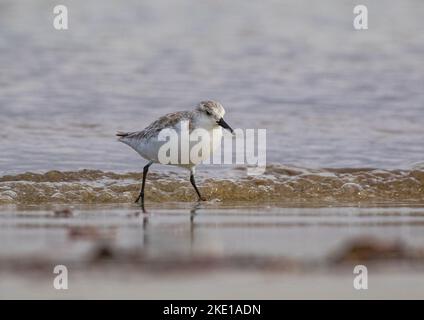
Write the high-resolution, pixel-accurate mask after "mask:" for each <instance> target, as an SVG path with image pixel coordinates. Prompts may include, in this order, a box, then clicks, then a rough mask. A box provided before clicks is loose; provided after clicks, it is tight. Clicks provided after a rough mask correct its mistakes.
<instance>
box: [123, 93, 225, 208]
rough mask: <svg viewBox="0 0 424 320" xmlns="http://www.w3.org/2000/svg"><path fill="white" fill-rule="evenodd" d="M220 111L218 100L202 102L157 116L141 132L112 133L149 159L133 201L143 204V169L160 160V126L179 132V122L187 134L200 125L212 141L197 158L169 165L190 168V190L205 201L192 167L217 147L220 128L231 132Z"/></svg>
mask: <svg viewBox="0 0 424 320" xmlns="http://www.w3.org/2000/svg"><path fill="white" fill-rule="evenodd" d="M224 114H225V110H224V108H223V106H222V105H221V104H220V103H219V102H216V101H202V102H200V103H199V104H198V105H197V107H196V108H195V109H194V110H193V111H180V112H173V113H169V114H167V115H165V116H163V117H160V118H159V119H157V120H156V121H154V122H153V123H151V124H150V125H149V126H147V127H146V128H145V129H144V130H142V131H136V132H117V134H116V135H117V136H118V137H119V139H118V140H119V141H121V142H123V143H125V144H127V145H129V146H130V147H131V148H133V149H134V150H135V151H137V152H138V153H139V154H140V155H141V156H142V157H143V158H145V159H146V160H148V161H149V162H148V163H147V164H146V165H145V166H144V168H143V180H142V184H141V191H140V194H139V196H138V197H137V199H136V200H135V202H136V203H137V202H138V201H139V200H140V199H141V205H142V206H143V207H144V186H145V183H146V176H147V172H148V170H149V167H150V166H151V165H152V164H153V163H160V161H159V149H160V147H161V146H162V145H163V144H164V141H162V139H158V136H159V133H160V132H161V131H162V130H164V129H172V130H175V132H177V133H180V132H181V126H180V125H179V124H180V123H181V122H183V121H187V122H188V128H189V131H190V133H191V132H192V131H193V130H195V129H197V128H201V129H204V130H206V131H207V132H209V133H210V134H211V135H213V141H214V143H213V144H211V145H210V147H208V148H207V150H203V151H205V152H204V154H202V158H201V159H198V160H195V161H192V159H191V158H190V162H189V163H177V164H172V165H176V166H179V167H183V168H186V169H188V170H190V182H191V184H192V186H193V187H194V190H196V193H197V195H198V197H199V200H205V199H204V198H203V197H202V196H201V194H200V192H199V189H198V188H197V186H196V182H195V180H194V174H195V168H196V165H197V164H199V162H201V160H204V159H205V158H207V157H209V153H210V152H211V151H213V150H214V149H215V148H216V147H217V146H218V145H217V144H215V143H216V142H217V141H220V139H221V137H222V128H225V129H228V130H229V131H230V132H231V133H233V129H231V127H230V126H229V125H228V124H227V123H226V122H225V121H224V118H223V117H224ZM179 147H181V146H179ZM190 148H191V145H190ZM180 150H181V149H180Z"/></svg>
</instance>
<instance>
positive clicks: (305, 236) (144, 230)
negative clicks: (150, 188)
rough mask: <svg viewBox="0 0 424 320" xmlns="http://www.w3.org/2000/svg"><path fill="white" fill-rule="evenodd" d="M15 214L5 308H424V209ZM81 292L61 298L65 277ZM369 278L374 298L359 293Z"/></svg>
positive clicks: (212, 207) (114, 208)
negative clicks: (364, 271) (160, 303)
mask: <svg viewBox="0 0 424 320" xmlns="http://www.w3.org/2000/svg"><path fill="white" fill-rule="evenodd" d="M147 210H148V213H146V214H143V213H142V212H141V210H140V209H139V208H138V207H137V206H135V205H102V206H100V205H95V206H88V205H84V206H73V207H72V206H48V207H43V208H42V207H40V206H32V207H31V206H27V207H18V206H9V207H6V206H3V207H2V208H1V210H0V212H1V213H0V228H1V232H0V278H1V281H0V297H1V298H3V299H8V298H53V299H61V298H142V299H160V298H162V299H163V298H175V299H177V298H180V299H194V298H196V299H206V298H224V299H227V298H228V299H229V298H258V299H261V298H268V299H280V298H284V299H285V298H352V299H361V298H414V299H415V298H423V297H424V280H422V279H424V277H423V276H424V250H423V249H424V208H422V207H419V206H418V207H413V206H411V205H409V206H408V205H403V206H402V205H399V204H396V205H394V204H392V205H391V206H389V207H382V206H377V207H376V206H370V205H369V206H367V207H358V206H356V207H343V208H337V207H310V208H302V207H298V208H283V207H278V206H277V205H275V204H273V205H264V204H261V205H250V206H246V205H242V204H240V203H221V204H217V203H208V202H206V203H202V204H199V205H195V204H191V203H168V204H158V203H148V204H147ZM58 264H62V265H66V266H67V268H68V272H69V289H68V290H55V289H54V288H53V279H54V277H55V276H56V275H55V274H53V268H54V266H55V265H58ZM358 264H363V265H366V266H367V268H368V278H369V289H368V290H360V291H358V290H355V289H354V288H353V279H354V274H353V268H354V266H355V265H358Z"/></svg>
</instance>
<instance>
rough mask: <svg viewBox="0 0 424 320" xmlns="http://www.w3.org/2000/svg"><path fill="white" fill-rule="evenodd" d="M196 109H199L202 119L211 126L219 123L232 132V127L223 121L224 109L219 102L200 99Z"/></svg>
mask: <svg viewBox="0 0 424 320" xmlns="http://www.w3.org/2000/svg"><path fill="white" fill-rule="evenodd" d="M196 109H197V110H198V111H200V113H201V115H202V118H203V119H204V121H207V122H210V124H211V125H212V126H216V125H219V126H221V127H223V128H224V129H227V130H229V131H230V132H231V133H233V129H232V128H231V127H230V126H229V125H228V124H227V123H226V122H225V121H224V114H225V110H224V107H223V106H222V105H221V104H220V103H219V102H216V101H212V100H208V101H202V102H200V103H199V105H198V106H197V108H196Z"/></svg>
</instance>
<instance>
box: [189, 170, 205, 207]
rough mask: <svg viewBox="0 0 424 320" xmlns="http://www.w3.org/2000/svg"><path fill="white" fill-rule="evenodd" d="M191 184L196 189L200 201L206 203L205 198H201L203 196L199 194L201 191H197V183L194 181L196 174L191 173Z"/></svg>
mask: <svg viewBox="0 0 424 320" xmlns="http://www.w3.org/2000/svg"><path fill="white" fill-rule="evenodd" d="M190 182H191V185H192V186H193V187H194V190H196V193H197V195H198V196H199V200H202V201H205V198H203V197H202V196H201V194H200V192H199V189H197V186H196V181H194V174H193V172H191V173H190Z"/></svg>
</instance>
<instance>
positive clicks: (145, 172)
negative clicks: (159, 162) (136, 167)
mask: <svg viewBox="0 0 424 320" xmlns="http://www.w3.org/2000/svg"><path fill="white" fill-rule="evenodd" d="M152 163H153V162H149V163H148V164H146V165H145V166H144V168H143V182H142V184H141V191H140V194H139V195H138V197H137V199H136V200H135V203H137V202H138V201H139V200H140V199H141V206H142V207H143V208H144V186H145V185H146V177H147V172H148V171H149V167H150V166H151V165H152Z"/></svg>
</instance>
